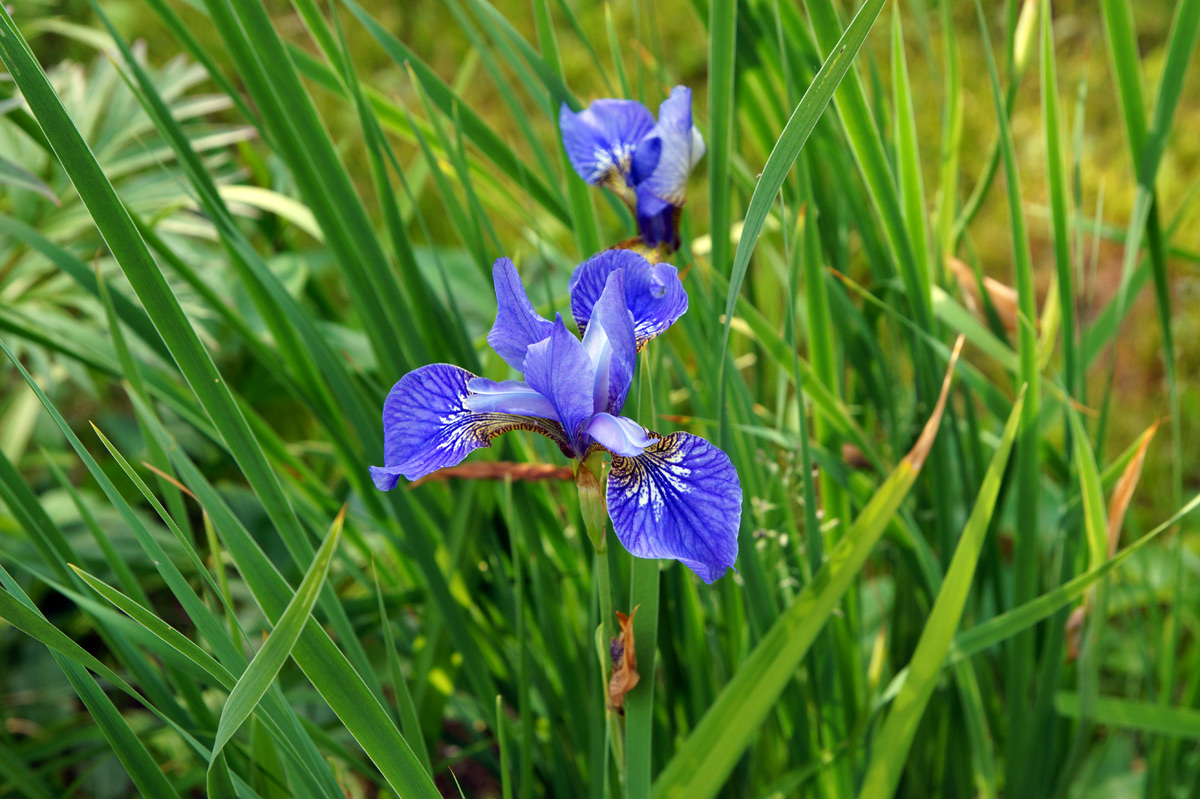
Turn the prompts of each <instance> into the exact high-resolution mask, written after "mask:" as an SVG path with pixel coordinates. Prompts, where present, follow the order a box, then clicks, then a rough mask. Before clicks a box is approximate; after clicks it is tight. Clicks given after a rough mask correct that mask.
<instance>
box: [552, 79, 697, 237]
mask: <svg viewBox="0 0 1200 799" xmlns="http://www.w3.org/2000/svg"><path fill="white" fill-rule="evenodd" d="M559 127H561V128H562V137H563V147H565V148H566V151H567V156H568V157H569V158H570V160H571V165H572V166H573V167H575V171H576V172H578V173H579V176H580V177H581V178H583V179H584V180H585V181H587V182H588V183H591V184H592V185H598V186H607V187H608V188H610V189H612V190H613V191H615V192H617V194H618V195H620V196H621V197H622V198H623V199H625V201H626V202H627V203H629V204H630V205H631V207H635V208H636V214H637V220H638V230H639V231H640V233H641V237H642V240H643V241H644V242H645V243H646V245H647V246H649V247H652V248H653V247H659V246H662V247H665V248H666V250H667V252H674V251H675V250H678V249H679V211H680V209H681V208H683V203H684V197H685V194H686V190H687V179H688V175H689V174H691V171H692V167H694V166H695V165H696V163H697V162H699V160H700V159H701V158H702V157H703V156H704V139H703V138H702V137H701V136H700V132H699V131H698V130H696V126H695V125H694V124H692V90H691V89H689V88H687V87H686V86H676V87H675V88H674V89H672V90H671V95H670V96H669V97H668V98H667V99H666V100H664V101H663V103H662V105H660V106H659V107H658V122H655V121H654V119H653V117H651V116H650V112H649V111H647V110H646V107H645V106H643V105H642V104H641V103H639V102H636V101H634V100H596V101H595V102H593V103H592V104H591V105H590V106H588V107H587V108H585V109H584V110H582V111H579V112H577V113H576V112H572V111H571V109H570V108H568V107H567V105H566V104H565V103H564V104H563V105H562V107H561V109H560V110H559Z"/></svg>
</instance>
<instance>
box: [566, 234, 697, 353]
mask: <svg viewBox="0 0 1200 799" xmlns="http://www.w3.org/2000/svg"><path fill="white" fill-rule="evenodd" d="M618 269H623V270H625V305H626V307H627V308H629V312H630V313H632V314H633V332H634V339H635V341H636V342H637V347H638V349H641V348H642V347H643V346H645V344H646V342H647V341H649V340H650V339H652V338H654V337H655V336H657V335H660V334H662V333H663V332H664V331H665V330H666V329H667V328H668V327H670V326H671V325H672V324H674V323H675V320H676V319H678V318H679V317H681V316H683V314H684V313H685V312H686V311H687V308H688V298H687V291H686V290H684V288H683V283H682V282H681V281H680V280H679V270H677V269H676V268H675V267H673V266H671V265H670V264H652V263H650V262H649V261H647V260H646V259H645V258H643V257H642V256H641V255H639V254H638V253H636V252H634V251H632V250H605V251H604V252H601V253H597V254H596V255H593V256H592V257H591V258H589V259H587V260H586V261H584V262H583V263H581V264H580V265H579V266H578V267H576V268H575V272H574V274H572V275H571V282H570V284H569V288H570V291H571V313H572V314H574V315H575V322H576V324H578V325H579V329H580V330H583V331H585V335H586V330H587V326H588V325H589V324H590V323H591V319H592V316H593V314H594V313H595V307H596V303H597V301H598V300H599V299H600V295H601V293H602V292H603V291H604V287H605V285H606V284H607V283H608V276H609V275H611V274H612V273H613V272H615V271H617V270H618Z"/></svg>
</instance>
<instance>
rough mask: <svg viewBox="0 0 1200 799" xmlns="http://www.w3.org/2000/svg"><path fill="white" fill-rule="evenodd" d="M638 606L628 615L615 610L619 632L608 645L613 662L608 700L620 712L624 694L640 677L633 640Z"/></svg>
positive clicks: (623, 704) (623, 705) (631, 688)
mask: <svg viewBox="0 0 1200 799" xmlns="http://www.w3.org/2000/svg"><path fill="white" fill-rule="evenodd" d="M639 607H641V605H638V606H637V607H635V608H634V609H633V610H632V611H630V612H629V615H628V616H626V615H625V614H624V613H622V612H621V611H619V610H618V611H617V624H618V625H619V626H620V632H619V633H618V634H617V635H616V636H615V637H614V638H613V639H612V641H610V642H609V645H608V654H609V657H611V658H612V664H613V672H612V677H611V678H610V679H609V681H608V701H609V703H610V704H611V705H612V707H614V708H616V709H617V710H618V711H619V712H622V713H624V708H625V694H627V693H629V692H630V691H632V690H633V688H634V686H635V685H637V684H638V680H640V679H641V675H639V674H638V672H637V650H636V648H635V646H634V641H633V617H634V614H636V613H637V611H638V608H639Z"/></svg>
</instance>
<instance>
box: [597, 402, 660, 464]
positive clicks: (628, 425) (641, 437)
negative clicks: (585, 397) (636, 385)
mask: <svg viewBox="0 0 1200 799" xmlns="http://www.w3.org/2000/svg"><path fill="white" fill-rule="evenodd" d="M588 435H590V436H591V437H592V438H594V439H596V442H597V443H598V444H600V446H602V447H604V448H605V449H606V450H608V451H609V452H611V453H612V454H614V455H620V456H621V457H623V458H632V457H634V456H636V455H641V454H642V452H643V451H644V450H645V449H646V447H648V446H650V445H651V444H653V443H654V441H655V439H653V438H650V436H648V435H646V429H645V428H644V427H642V426H641V425H640V424H638V423H637V422H635V421H633V420H632V419H630V418H628V417H626V416H613V415H612V414H611V413H598V414H596V415H595V416H593V417H592V421H591V422H589V423H588Z"/></svg>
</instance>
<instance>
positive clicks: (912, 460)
mask: <svg viewBox="0 0 1200 799" xmlns="http://www.w3.org/2000/svg"><path fill="white" fill-rule="evenodd" d="M965 341H966V337H965V336H963V335H962V334H959V336H958V339H957V340H955V342H954V351H953V352H952V353H950V363H949V364H947V366H946V377H945V379H943V380H942V390H941V393H939V394H938V400H937V405H935V406H934V407H933V413H932V414H930V416H929V421H928V422H926V423H925V428H924V429H923V430H922V431H921V435H920V437H919V438H917V443H916V444H913V448H912V449H911V450H909V451H908V454H907V455H905V456H904V460H906V461H908V463H909V464H911V465H912V467H913V468H914V469H918V470H919V469H920V468H921V467H922V466H924V465H925V458H927V457H929V451H930V450H931V449H933V441H934V439H936V438H937V434H938V428H939V426H940V425H941V423H942V413H943V412H944V411H945V410H946V399H947V398H948V397H949V396H950V381H951V378H953V377H954V367H955V366H956V365H957V364H958V356H959V355H961V354H962V348H963V343H964V342H965Z"/></svg>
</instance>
